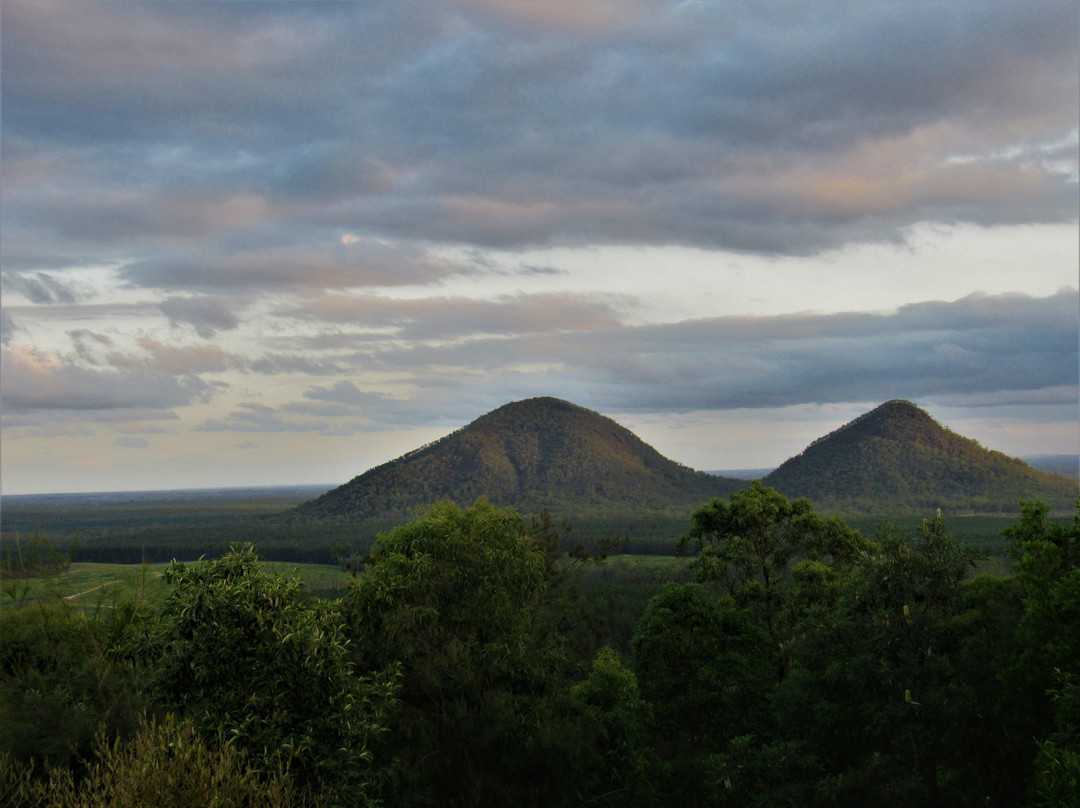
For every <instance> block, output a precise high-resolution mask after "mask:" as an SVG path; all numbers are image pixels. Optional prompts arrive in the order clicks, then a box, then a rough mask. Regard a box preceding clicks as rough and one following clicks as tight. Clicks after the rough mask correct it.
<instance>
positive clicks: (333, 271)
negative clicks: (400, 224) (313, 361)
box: [119, 240, 470, 327]
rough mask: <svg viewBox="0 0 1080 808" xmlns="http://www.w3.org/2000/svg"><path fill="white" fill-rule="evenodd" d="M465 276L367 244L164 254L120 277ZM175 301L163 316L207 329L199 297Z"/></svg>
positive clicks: (413, 254) (276, 285)
mask: <svg viewBox="0 0 1080 808" xmlns="http://www.w3.org/2000/svg"><path fill="white" fill-rule="evenodd" d="M469 271H470V270H469V268H468V267H466V266H464V265H462V264H458V263H456V262H453V261H448V260H446V259H442V258H438V257H436V256H434V255H432V254H430V253H429V252H428V251H427V250H425V249H423V248H421V247H417V246H415V245H410V244H388V243H385V242H381V241H374V240H366V241H364V242H359V243H358V242H350V243H348V244H338V245H336V246H334V247H330V248H324V247H302V248H295V247H281V248H262V247H255V248H251V249H244V250H238V251H234V252H231V253H229V254H222V255H212V254H211V255H207V254H200V253H198V252H188V253H171V254H170V253H166V254H162V255H159V256H156V257H153V258H146V259H142V260H139V261H134V262H131V263H129V264H127V265H125V266H124V267H123V268H122V269H121V270H120V273H119V274H120V276H121V277H122V278H123V279H124V280H125V281H126V282H127V283H128V284H130V285H132V286H141V287H152V288H157V289H170V290H171V289H197V290H222V289H226V290H248V289H254V290H277V289H289V288H300V287H322V288H331V289H348V288H354V287H363V286H369V287H370V286H401V285H406V284H430V283H434V282H437V281H440V280H442V279H445V278H448V277H451V276H453V275H459V274H465V273H467V272H469ZM178 300H180V301H182V300H183V299H182V298H181V299H177V298H171V299H170V301H171V302H170V301H166V304H168V305H169V307H170V309H171V311H170V310H166V309H163V311H165V313H166V314H167V315H169V316H170V317H173V316H176V315H177V313H179V314H180V315H186V317H180V316H176V319H189V318H190V316H191V315H193V314H194V315H196V316H197V317H200V318H201V319H200V323H202V324H204V325H205V324H206V323H205V317H206V312H205V311H199V310H198V309H196V307H198V306H201V305H202V300H203V299H202V298H195V299H193V300H192V301H184V302H181V303H178V302H177V301H178ZM178 306H179V308H178ZM211 313H212V314H213V315H214V316H216V317H218V318H219V319H224V318H227V317H228V316H229V315H227V314H226V313H224V309H223V307H222V306H218V307H217V308H215V309H213V310H212V312H211ZM189 321H190V319H189ZM211 325H212V323H211ZM219 327H221V326H219Z"/></svg>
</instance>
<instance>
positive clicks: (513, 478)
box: [298, 397, 745, 520]
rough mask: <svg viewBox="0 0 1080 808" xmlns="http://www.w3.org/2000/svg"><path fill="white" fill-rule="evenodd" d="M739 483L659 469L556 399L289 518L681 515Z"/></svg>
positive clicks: (368, 475) (628, 441)
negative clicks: (439, 511) (485, 509)
mask: <svg viewBox="0 0 1080 808" xmlns="http://www.w3.org/2000/svg"><path fill="white" fill-rule="evenodd" d="M744 485H745V483H743V482H741V481H738V480H734V479H730V478H725V477H717V476H715V475H711V474H706V473H705V472H699V471H693V470H692V469H689V468H687V467H685V466H682V465H680V464H678V463H676V462H674V461H672V460H668V459H667V458H665V457H664V456H663V455H661V454H660V453H659V452H657V451H656V450H655V449H653V448H652V447H651V446H649V445H648V444H646V443H645V442H644V441H642V440H641V439H640V438H638V437H637V436H636V435H635V434H634V433H633V432H631V431H630V430H628V429H626V428H625V427H622V426H620V425H619V424H617V423H616V422H615V421H613V420H611V419H610V418H607V417H605V416H603V415H600V414H599V413H596V412H593V411H591V410H587V409H585V408H583V407H579V406H577V405H575V404H571V403H569V402H566V401H562V400H560V399H556V398H547V397H545V398H533V399H527V400H525V401H517V402H514V403H511V404H506V405H504V406H502V407H499V408H498V409H496V410H493V411H492V412H490V413H488V414H487V415H484V416H482V417H480V418H478V419H477V420H475V421H473V422H472V423H471V424H469V425H467V426H465V427H463V428H461V429H459V430H457V431H456V432H453V433H452V434H450V435H447V436H446V437H445V438H442V439H441V440H438V441H435V442H434V443H432V444H429V445H428V446H424V447H421V448H419V449H416V450H414V451H412V452H409V453H408V454H406V455H404V456H402V457H400V458H398V459H397V460H393V461H391V462H389V463H385V464H383V465H381V466H377V467H376V468H373V469H371V470H370V471H367V472H365V473H364V474H361V475H360V476H359V477H356V478H354V479H353V480H351V481H350V482H348V483H346V484H345V485H343V486H341V487H339V488H336V489H334V490H333V491H330V492H328V493H326V494H324V495H323V496H321V497H319V498H318V499H315V500H312V501H310V502H307V503H305V504H304V505H302V506H301V507H300V508H299V509H298V513H300V514H301V515H304V516H312V517H320V518H323V517H328V518H342V517H344V518H348V519H351V520H364V519H372V518H383V517H390V516H395V515H398V514H409V513H410V512H411V511H413V510H414V509H415V508H416V507H417V506H421V505H426V504H429V503H432V502H436V501H439V500H443V499H449V500H453V501H454V502H457V503H458V504H459V505H470V504H472V503H473V502H474V501H475V500H476V499H477V498H478V497H481V496H484V497H487V498H488V500H489V501H491V502H492V503H493V504H495V505H499V506H504V505H513V506H515V507H516V508H517V509H518V510H519V511H521V512H523V513H534V512H537V511H539V510H540V509H541V508H545V507H546V508H550V509H551V510H552V511H553V512H556V513H558V514H559V516H560V517H561V516H564V515H569V516H573V515H575V514H580V513H601V512H606V513H619V514H622V515H626V514H628V513H647V512H661V511H662V512H670V511H671V510H672V509H673V508H677V509H681V510H683V511H686V512H688V509H690V508H693V507H696V506H697V505H699V504H701V503H702V502H704V501H706V500H708V499H710V498H711V497H714V496H726V495H727V494H729V493H731V492H732V491H735V490H737V489H739V488H741V487H743V486H744Z"/></svg>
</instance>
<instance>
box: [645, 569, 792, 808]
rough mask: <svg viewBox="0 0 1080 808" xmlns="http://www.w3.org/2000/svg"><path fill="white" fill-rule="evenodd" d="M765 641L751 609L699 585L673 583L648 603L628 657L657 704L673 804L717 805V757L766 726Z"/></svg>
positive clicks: (660, 749) (656, 738)
mask: <svg viewBox="0 0 1080 808" xmlns="http://www.w3.org/2000/svg"><path fill="white" fill-rule="evenodd" d="M767 644H768V636H767V634H766V633H765V631H764V630H763V629H762V627H761V625H760V623H759V621H758V620H757V618H756V616H755V615H754V614H752V613H751V612H749V611H748V610H746V609H740V608H738V607H737V606H736V605H735V603H734V601H733V600H732V599H731V598H730V596H726V597H723V598H721V597H718V596H717V595H716V594H715V592H712V591H710V590H708V589H706V587H705V586H703V585H701V584H668V585H666V586H665V587H664V590H663V592H661V593H660V594H659V595H657V596H656V597H655V598H653V600H652V601H651V602H650V603H649V605H648V607H647V608H646V610H645V614H644V615H643V616H642V618H641V621H640V622H639V624H638V626H637V629H636V630H635V632H634V637H633V640H632V648H633V653H632V657H631V661H632V665H633V669H634V672H635V673H636V674H637V678H638V685H639V687H640V690H641V695H642V698H644V699H645V700H646V701H647V702H648V703H649V704H650V705H651V706H652V710H653V716H654V719H653V725H652V727H653V742H654V746H655V748H656V754H657V758H658V761H657V767H656V771H655V778H656V780H657V787H658V788H659V789H660V791H661V793H663V794H665V795H667V796H668V797H670V798H671V800H672V801H673V802H676V803H682V804H694V805H705V804H717V803H716V800H718V799H719V800H722V799H723V797H724V789H723V788H718V783H720V782H721V780H722V779H723V772H722V770H721V769H720V768H719V759H718V756H719V755H721V754H722V753H723V752H724V751H725V750H726V749H727V746H728V743H729V742H730V741H731V740H732V739H733V738H735V737H736V736H739V735H743V734H748V733H754V732H760V731H761V728H762V727H763V726H764V727H766V728H767V727H768V725H769V721H768V712H767V705H768V697H769V692H770V689H771V685H772V683H773V681H774V679H773V677H772V675H771V662H772V660H771V657H770V655H769V654H768V653H762V648H763V647H765V646H767Z"/></svg>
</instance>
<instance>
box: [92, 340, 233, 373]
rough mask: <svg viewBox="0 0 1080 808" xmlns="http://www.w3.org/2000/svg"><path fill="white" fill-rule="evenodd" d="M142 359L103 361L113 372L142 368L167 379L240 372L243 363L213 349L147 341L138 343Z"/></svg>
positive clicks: (119, 355)
mask: <svg viewBox="0 0 1080 808" xmlns="http://www.w3.org/2000/svg"><path fill="white" fill-rule="evenodd" d="M138 342H139V347H140V348H142V349H143V352H144V353H143V354H142V355H138V354H136V355H131V354H123V353H119V352H113V353H110V354H109V355H108V357H107V360H108V362H109V364H110V365H112V366H113V367H116V368H124V369H136V368H145V369H147V370H151V371H153V372H155V373H164V374H168V375H170V376H187V377H194V376H197V375H198V374H200V373H222V372H224V371H226V370H231V369H241V368H243V367H244V365H245V363H244V361H243V360H242V359H241V358H240V357H238V356H236V355H234V354H231V353H229V352H227V351H224V350H222V349H221V348H219V347H217V346H216V345H200V346H172V345H165V344H164V343H161V342H158V341H157V340H154V339H151V338H149V337H143V338H141V339H140V340H139V341H138Z"/></svg>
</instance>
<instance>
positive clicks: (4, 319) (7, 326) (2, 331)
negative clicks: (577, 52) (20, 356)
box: [0, 309, 19, 345]
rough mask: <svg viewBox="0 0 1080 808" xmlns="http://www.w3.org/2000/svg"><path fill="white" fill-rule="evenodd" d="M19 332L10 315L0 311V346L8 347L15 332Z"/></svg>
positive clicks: (2, 310)
mask: <svg viewBox="0 0 1080 808" xmlns="http://www.w3.org/2000/svg"><path fill="white" fill-rule="evenodd" d="M18 330H19V326H18V324H17V323H16V322H15V318H13V317H12V316H11V315H10V314H8V313H7V311H6V310H4V309H0V345H10V344H11V340H12V339H14V337H15V332H16V331H18Z"/></svg>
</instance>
